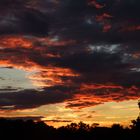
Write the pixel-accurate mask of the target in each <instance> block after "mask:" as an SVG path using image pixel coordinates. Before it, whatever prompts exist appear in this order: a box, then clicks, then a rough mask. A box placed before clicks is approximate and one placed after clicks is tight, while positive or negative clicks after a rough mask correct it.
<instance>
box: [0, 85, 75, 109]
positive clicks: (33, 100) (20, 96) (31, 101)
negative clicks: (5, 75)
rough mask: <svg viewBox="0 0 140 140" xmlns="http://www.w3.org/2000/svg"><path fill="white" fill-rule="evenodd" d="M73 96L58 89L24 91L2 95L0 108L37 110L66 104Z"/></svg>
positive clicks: (0, 94) (0, 96) (0, 95)
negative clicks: (46, 106)
mask: <svg viewBox="0 0 140 140" xmlns="http://www.w3.org/2000/svg"><path fill="white" fill-rule="evenodd" d="M71 97H72V94H70V93H66V92H62V91H61V90H60V91H59V90H58V88H56V89H55V88H53V89H51V88H50V89H49V88H48V89H47V90H44V91H36V90H23V91H19V92H9V93H8V92H7V93H0V107H1V109H4V107H5V106H14V107H13V108H11V109H26V108H35V107H39V106H41V105H45V104H53V103H60V102H64V101H65V100H66V99H69V98H71Z"/></svg>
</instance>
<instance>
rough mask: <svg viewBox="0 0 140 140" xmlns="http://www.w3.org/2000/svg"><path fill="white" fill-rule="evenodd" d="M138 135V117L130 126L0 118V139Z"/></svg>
mask: <svg viewBox="0 0 140 140" xmlns="http://www.w3.org/2000/svg"><path fill="white" fill-rule="evenodd" d="M139 137H140V118H139V117H138V118H137V119H136V120H133V121H132V124H131V125H130V127H123V126H121V125H120V124H113V125H112V127H100V126H99V125H98V124H93V125H88V124H85V123H83V122H80V123H78V124H76V123H71V124H69V125H67V126H62V127H59V128H54V127H53V126H49V125H47V124H45V123H44V122H42V121H40V122H34V121H33V120H27V121H23V120H8V119H3V118H2V119H0V140H10V139H12V140H106V139H107V140H138V139H139Z"/></svg>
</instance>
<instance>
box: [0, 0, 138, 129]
mask: <svg viewBox="0 0 140 140" xmlns="http://www.w3.org/2000/svg"><path fill="white" fill-rule="evenodd" d="M139 96H140V0H0V117H6V118H7V117H10V118H23V119H28V118H31V119H33V120H43V121H45V122H46V123H47V124H50V125H53V126H55V127H57V126H61V125H66V124H68V123H71V122H79V121H83V122H86V123H89V124H92V123H100V124H101V125H105V126H108V125H111V124H113V123H121V124H123V125H128V124H129V123H130V121H131V120H133V119H136V118H137V116H138V114H139V109H138V106H137V101H138V99H139Z"/></svg>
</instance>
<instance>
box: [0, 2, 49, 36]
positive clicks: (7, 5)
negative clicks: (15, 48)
mask: <svg viewBox="0 0 140 140" xmlns="http://www.w3.org/2000/svg"><path fill="white" fill-rule="evenodd" d="M27 3H28V0H27V1H23V0H14V1H11V0H6V1H3V0H2V1H1V2H0V6H1V10H0V11H1V14H0V20H1V22H0V35H11V34H12V35H33V36H47V34H48V17H47V16H46V15H45V14H43V13H42V12H41V11H39V10H37V9H35V8H33V7H29V6H28V4H27Z"/></svg>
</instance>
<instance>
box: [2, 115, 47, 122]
mask: <svg viewBox="0 0 140 140" xmlns="http://www.w3.org/2000/svg"><path fill="white" fill-rule="evenodd" d="M43 118H44V117H42V116H29V117H28V116H26V117H6V118H5V117H3V118H0V119H7V120H24V121H28V120H33V121H41V120H42V119H43Z"/></svg>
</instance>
